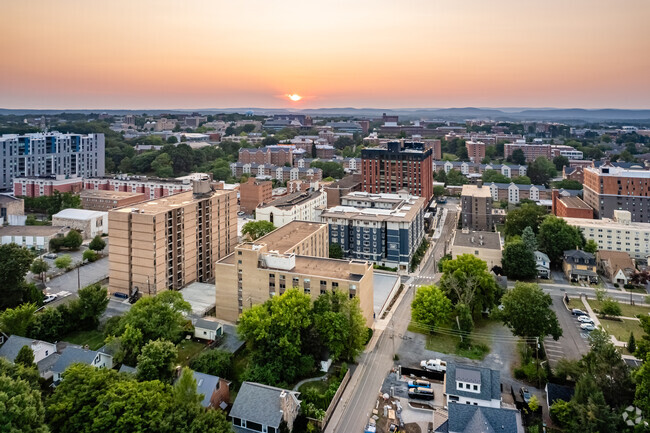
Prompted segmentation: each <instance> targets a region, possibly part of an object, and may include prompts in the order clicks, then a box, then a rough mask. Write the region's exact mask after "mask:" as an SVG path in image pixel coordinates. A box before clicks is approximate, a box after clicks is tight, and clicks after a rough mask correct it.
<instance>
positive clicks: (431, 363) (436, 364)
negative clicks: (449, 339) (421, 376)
mask: <svg viewBox="0 0 650 433" xmlns="http://www.w3.org/2000/svg"><path fill="white" fill-rule="evenodd" d="M420 367H422V368H424V369H425V370H428V371H447V363H446V362H445V361H443V360H441V359H430V360H428V361H427V360H424V361H422V362H420Z"/></svg>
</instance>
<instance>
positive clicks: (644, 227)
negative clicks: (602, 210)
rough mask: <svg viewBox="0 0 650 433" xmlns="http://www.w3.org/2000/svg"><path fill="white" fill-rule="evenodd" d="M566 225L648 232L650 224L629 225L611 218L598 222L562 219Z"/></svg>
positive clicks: (634, 223) (635, 223)
mask: <svg viewBox="0 0 650 433" xmlns="http://www.w3.org/2000/svg"><path fill="white" fill-rule="evenodd" d="M562 219H563V220H564V221H566V222H567V224H570V225H572V226H577V227H586V228H600V229H602V228H606V229H616V230H639V231H650V223H639V222H630V223H629V224H626V223H622V222H618V221H616V220H614V219H612V218H603V219H599V220H592V219H587V218H567V217H563V218H562Z"/></svg>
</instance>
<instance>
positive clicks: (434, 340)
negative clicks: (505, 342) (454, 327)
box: [408, 320, 502, 360]
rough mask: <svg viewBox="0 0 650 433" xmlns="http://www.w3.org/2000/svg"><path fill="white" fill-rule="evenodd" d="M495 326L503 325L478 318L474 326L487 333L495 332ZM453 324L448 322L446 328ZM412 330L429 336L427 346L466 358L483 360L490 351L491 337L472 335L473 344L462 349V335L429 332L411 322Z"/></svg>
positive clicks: (477, 329) (410, 329)
mask: <svg viewBox="0 0 650 433" xmlns="http://www.w3.org/2000/svg"><path fill="white" fill-rule="evenodd" d="M494 326H502V325H501V324H500V323H499V322H496V321H493V320H478V321H477V322H476V324H475V326H474V331H476V332H481V333H483V334H485V335H488V334H491V333H493V327H494ZM450 327H451V324H447V325H445V326H444V328H450ZM408 330H409V331H411V332H417V333H420V334H424V335H426V336H427V340H426V343H425V348H426V349H427V350H433V351H435V352H441V353H447V354H453V355H458V356H462V357H465V358H470V359H476V360H482V359H483V358H485V356H486V355H487V354H488V353H490V343H491V342H492V340H491V339H490V338H477V337H476V336H473V337H472V346H471V347H470V348H468V349H461V348H459V347H458V343H459V342H460V337H458V336H456V335H449V333H447V332H445V333H434V334H429V333H427V331H426V330H424V329H422V328H421V327H419V326H418V325H417V324H415V323H413V322H411V323H410V324H409V326H408Z"/></svg>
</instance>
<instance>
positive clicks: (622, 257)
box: [596, 250, 636, 285]
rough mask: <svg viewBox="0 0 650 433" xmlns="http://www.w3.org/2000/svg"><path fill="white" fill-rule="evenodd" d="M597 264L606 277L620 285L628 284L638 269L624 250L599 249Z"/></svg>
mask: <svg viewBox="0 0 650 433" xmlns="http://www.w3.org/2000/svg"><path fill="white" fill-rule="evenodd" d="M596 266H597V268H598V270H599V271H600V273H601V274H603V276H604V277H605V278H607V279H608V280H609V281H611V282H612V283H618V284H620V285H625V284H627V283H628V282H629V280H630V277H631V276H632V274H633V273H634V272H635V271H636V266H635V264H634V260H633V259H632V258H631V257H630V255H629V254H628V253H626V252H623V251H604V250H603V251H598V252H597V253H596Z"/></svg>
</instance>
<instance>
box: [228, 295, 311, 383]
mask: <svg viewBox="0 0 650 433" xmlns="http://www.w3.org/2000/svg"><path fill="white" fill-rule="evenodd" d="M310 304H311V300H310V297H309V295H305V294H302V293H300V292H299V291H298V290H296V289H290V290H287V291H286V292H285V293H284V294H282V295H280V296H274V297H273V298H271V299H269V300H268V301H266V302H265V303H264V304H261V305H253V307H252V308H249V309H247V310H245V311H244V313H243V314H242V315H241V317H240V321H239V326H238V328H237V331H238V333H239V335H240V336H241V337H242V338H243V339H244V340H246V342H247V344H248V347H249V349H250V351H251V354H252V359H253V363H254V364H255V365H256V366H258V367H255V366H254V367H253V369H252V370H251V371H249V372H248V377H249V379H251V380H257V381H261V382H263V383H267V384H270V385H277V384H281V383H290V382H293V381H294V380H295V379H296V378H298V377H301V376H302V375H304V374H306V373H307V372H308V371H310V370H311V368H312V367H313V357H311V356H310V355H307V354H303V352H302V339H303V336H304V335H305V333H306V332H307V330H308V329H309V328H310V327H311V325H312V315H311V305H310Z"/></svg>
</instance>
